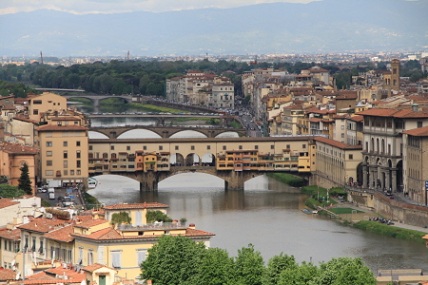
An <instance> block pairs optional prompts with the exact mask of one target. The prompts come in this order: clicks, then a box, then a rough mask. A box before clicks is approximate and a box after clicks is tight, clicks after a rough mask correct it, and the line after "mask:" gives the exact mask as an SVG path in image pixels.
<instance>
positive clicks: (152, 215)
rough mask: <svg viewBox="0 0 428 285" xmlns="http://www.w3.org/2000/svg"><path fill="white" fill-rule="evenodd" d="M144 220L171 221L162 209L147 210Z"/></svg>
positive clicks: (148, 221) (150, 221) (149, 221)
mask: <svg viewBox="0 0 428 285" xmlns="http://www.w3.org/2000/svg"><path fill="white" fill-rule="evenodd" d="M146 220H147V223H153V222H156V221H157V222H171V221H172V219H171V218H170V217H168V215H167V214H165V213H164V212H162V211H158V210H156V211H147V214H146Z"/></svg>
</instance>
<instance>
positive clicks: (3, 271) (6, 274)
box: [0, 267, 16, 281]
mask: <svg viewBox="0 0 428 285" xmlns="http://www.w3.org/2000/svg"><path fill="white" fill-rule="evenodd" d="M15 279H16V272H15V271H13V270H12V269H7V268H3V267H0V281H8V280H15Z"/></svg>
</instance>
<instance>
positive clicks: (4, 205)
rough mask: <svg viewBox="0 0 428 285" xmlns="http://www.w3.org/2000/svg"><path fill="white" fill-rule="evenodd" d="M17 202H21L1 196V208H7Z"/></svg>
mask: <svg viewBox="0 0 428 285" xmlns="http://www.w3.org/2000/svg"><path fill="white" fill-rule="evenodd" d="M16 204H19V202H18V201H14V200H12V199H9V198H0V209H3V208H7V207H10V206H13V205H16Z"/></svg>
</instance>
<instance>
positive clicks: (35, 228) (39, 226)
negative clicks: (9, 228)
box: [18, 218, 67, 233]
mask: <svg viewBox="0 0 428 285" xmlns="http://www.w3.org/2000/svg"><path fill="white" fill-rule="evenodd" d="M66 224H67V223H66V222H65V221H64V220H59V219H47V218H37V219H33V220H31V221H30V222H29V223H27V224H23V225H20V226H18V228H20V229H21V230H26V231H32V232H38V233H48V232H50V231H53V230H54V229H55V227H63V226H65V225H66Z"/></svg>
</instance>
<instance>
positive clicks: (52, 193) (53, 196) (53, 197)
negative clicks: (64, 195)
mask: <svg viewBox="0 0 428 285" xmlns="http://www.w3.org/2000/svg"><path fill="white" fill-rule="evenodd" d="M48 196H49V200H55V192H49V194H48Z"/></svg>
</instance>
